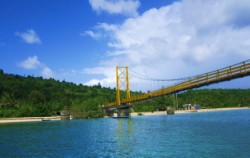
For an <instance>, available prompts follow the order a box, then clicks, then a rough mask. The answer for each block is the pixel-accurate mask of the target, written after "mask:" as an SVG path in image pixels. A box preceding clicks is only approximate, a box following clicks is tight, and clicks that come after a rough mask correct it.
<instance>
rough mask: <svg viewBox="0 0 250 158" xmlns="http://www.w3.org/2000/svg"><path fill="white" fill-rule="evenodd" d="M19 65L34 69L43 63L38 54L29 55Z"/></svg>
mask: <svg viewBox="0 0 250 158" xmlns="http://www.w3.org/2000/svg"><path fill="white" fill-rule="evenodd" d="M18 65H19V66H20V67H22V68H24V69H27V70H32V69H37V68H38V67H40V66H41V63H40V61H39V60H38V57H37V56H32V57H28V58H27V59H26V60H24V61H22V62H20V63H19V64H18Z"/></svg>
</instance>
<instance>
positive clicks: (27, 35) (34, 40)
mask: <svg viewBox="0 0 250 158" xmlns="http://www.w3.org/2000/svg"><path fill="white" fill-rule="evenodd" d="M15 35H17V36H19V37H21V38H22V39H23V40H24V41H25V42H26V43H28V44H41V43H42V42H41V40H40V38H39V36H38V35H37V33H36V32H35V30H33V29H29V30H27V31H26V32H16V33H15Z"/></svg>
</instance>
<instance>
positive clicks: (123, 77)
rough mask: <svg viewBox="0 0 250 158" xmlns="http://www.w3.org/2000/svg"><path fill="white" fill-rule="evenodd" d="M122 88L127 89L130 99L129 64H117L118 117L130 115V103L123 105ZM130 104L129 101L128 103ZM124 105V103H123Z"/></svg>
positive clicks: (127, 97) (127, 95)
mask: <svg viewBox="0 0 250 158" xmlns="http://www.w3.org/2000/svg"><path fill="white" fill-rule="evenodd" d="M121 90H124V91H126V99H130V84H129V76H128V67H127V66H116V106H117V107H118V108H117V110H118V113H117V114H118V117H127V116H129V112H128V109H129V108H130V106H129V105H127V106H126V105H125V108H124V107H121V93H120V92H121ZM128 104H129V103H128ZM123 106H124V105H123Z"/></svg>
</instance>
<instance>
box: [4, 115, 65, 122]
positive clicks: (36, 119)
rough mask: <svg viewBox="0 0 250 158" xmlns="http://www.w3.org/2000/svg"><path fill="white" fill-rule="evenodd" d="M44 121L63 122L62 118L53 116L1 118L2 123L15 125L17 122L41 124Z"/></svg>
mask: <svg viewBox="0 0 250 158" xmlns="http://www.w3.org/2000/svg"><path fill="white" fill-rule="evenodd" d="M43 119H47V120H48V119H49V120H51V121H52V120H61V117H60V116H52V117H18V118H0V124H1V123H15V122H39V121H42V120H43Z"/></svg>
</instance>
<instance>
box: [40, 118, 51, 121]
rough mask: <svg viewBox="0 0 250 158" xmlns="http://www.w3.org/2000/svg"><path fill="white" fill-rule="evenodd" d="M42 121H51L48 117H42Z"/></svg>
mask: <svg viewBox="0 0 250 158" xmlns="http://www.w3.org/2000/svg"><path fill="white" fill-rule="evenodd" d="M42 121H51V119H49V118H42Z"/></svg>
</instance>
